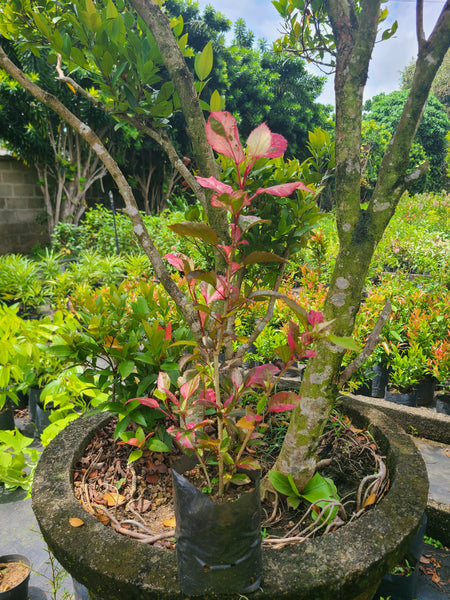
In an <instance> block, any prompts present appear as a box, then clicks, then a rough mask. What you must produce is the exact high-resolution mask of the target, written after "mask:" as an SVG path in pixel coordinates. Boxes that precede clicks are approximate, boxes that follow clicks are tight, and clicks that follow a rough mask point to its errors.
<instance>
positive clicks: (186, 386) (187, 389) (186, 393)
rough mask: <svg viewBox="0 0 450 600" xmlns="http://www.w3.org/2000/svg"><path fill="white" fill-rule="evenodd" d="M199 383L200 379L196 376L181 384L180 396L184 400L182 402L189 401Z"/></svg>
mask: <svg viewBox="0 0 450 600" xmlns="http://www.w3.org/2000/svg"><path fill="white" fill-rule="evenodd" d="M199 383H200V377H199V376H198V375H195V377H193V378H192V379H189V381H186V382H185V383H183V385H182V386H181V387H180V394H181V396H182V398H184V400H189V398H190V397H191V396H192V394H193V393H194V392H195V391H196V390H197V389H198V385H199Z"/></svg>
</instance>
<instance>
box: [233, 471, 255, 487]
mask: <svg viewBox="0 0 450 600" xmlns="http://www.w3.org/2000/svg"><path fill="white" fill-rule="evenodd" d="M230 481H231V483H233V484H234V485H246V484H247V483H251V481H252V480H251V479H250V477H249V476H248V475H245V473H235V474H234V475H233V476H232V477H231V479H230Z"/></svg>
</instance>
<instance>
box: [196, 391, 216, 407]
mask: <svg viewBox="0 0 450 600" xmlns="http://www.w3.org/2000/svg"><path fill="white" fill-rule="evenodd" d="M193 404H207V405H208V406H217V402H216V394H215V392H214V390H212V389H211V388H208V389H207V390H202V391H201V392H200V398H199V399H198V400H196V401H195V402H193Z"/></svg>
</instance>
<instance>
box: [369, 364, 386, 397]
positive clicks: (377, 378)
mask: <svg viewBox="0 0 450 600" xmlns="http://www.w3.org/2000/svg"><path fill="white" fill-rule="evenodd" d="M372 371H373V377H372V398H384V394H385V392H386V386H387V384H388V377H389V372H388V369H387V367H384V366H382V365H374V366H373V367H372Z"/></svg>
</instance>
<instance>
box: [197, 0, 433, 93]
mask: <svg viewBox="0 0 450 600" xmlns="http://www.w3.org/2000/svg"><path fill="white" fill-rule="evenodd" d="M197 1H198V3H199V5H200V7H201V8H204V7H205V6H206V5H208V4H211V5H212V6H213V7H214V8H215V9H216V10H217V11H220V12H221V13H223V14H224V15H225V16H226V17H227V18H228V19H230V20H231V21H233V23H234V22H235V21H236V20H237V19H239V18H243V19H244V21H245V22H246V25H247V28H248V29H250V30H251V31H253V33H254V34H255V39H258V38H265V39H267V40H268V41H269V42H272V41H274V40H275V39H277V38H278V37H280V31H281V29H280V24H281V20H280V17H279V15H278V13H277V11H276V10H275V8H274V7H273V6H272V3H271V1H270V0H197ZM444 4H445V0H424V29H425V35H426V36H428V35H429V34H430V32H431V31H432V29H433V26H434V24H435V23H436V20H437V18H438V16H439V14H440V12H441V10H442V7H443V6H444ZM385 6H387V8H388V10H389V16H388V18H387V19H386V21H384V23H383V30H384V29H388V28H389V27H390V26H391V25H392V23H393V22H394V21H395V20H397V21H398V30H397V33H396V34H395V37H393V38H391V39H389V40H386V41H384V42H380V43H377V44H376V46H375V49H374V52H373V56H372V63H371V66H370V70H369V79H368V81H367V85H366V90H365V94H364V98H365V99H368V98H372V97H373V96H375V95H376V94H379V93H381V92H386V93H389V92H392V91H393V90H396V89H399V86H400V71H401V70H402V69H403V68H404V67H405V66H407V65H409V64H410V63H411V61H412V60H413V59H414V58H415V57H416V55H417V41H416V25H415V0H389V2H388V3H387V4H386V5H385ZM315 72H316V73H318V74H320V73H319V72H318V71H315ZM318 100H319V101H320V102H323V103H324V104H334V93H333V81H332V77H329V78H328V81H327V83H326V84H325V86H324V90H323V92H322V94H321V96H320V97H319V98H318Z"/></svg>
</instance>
